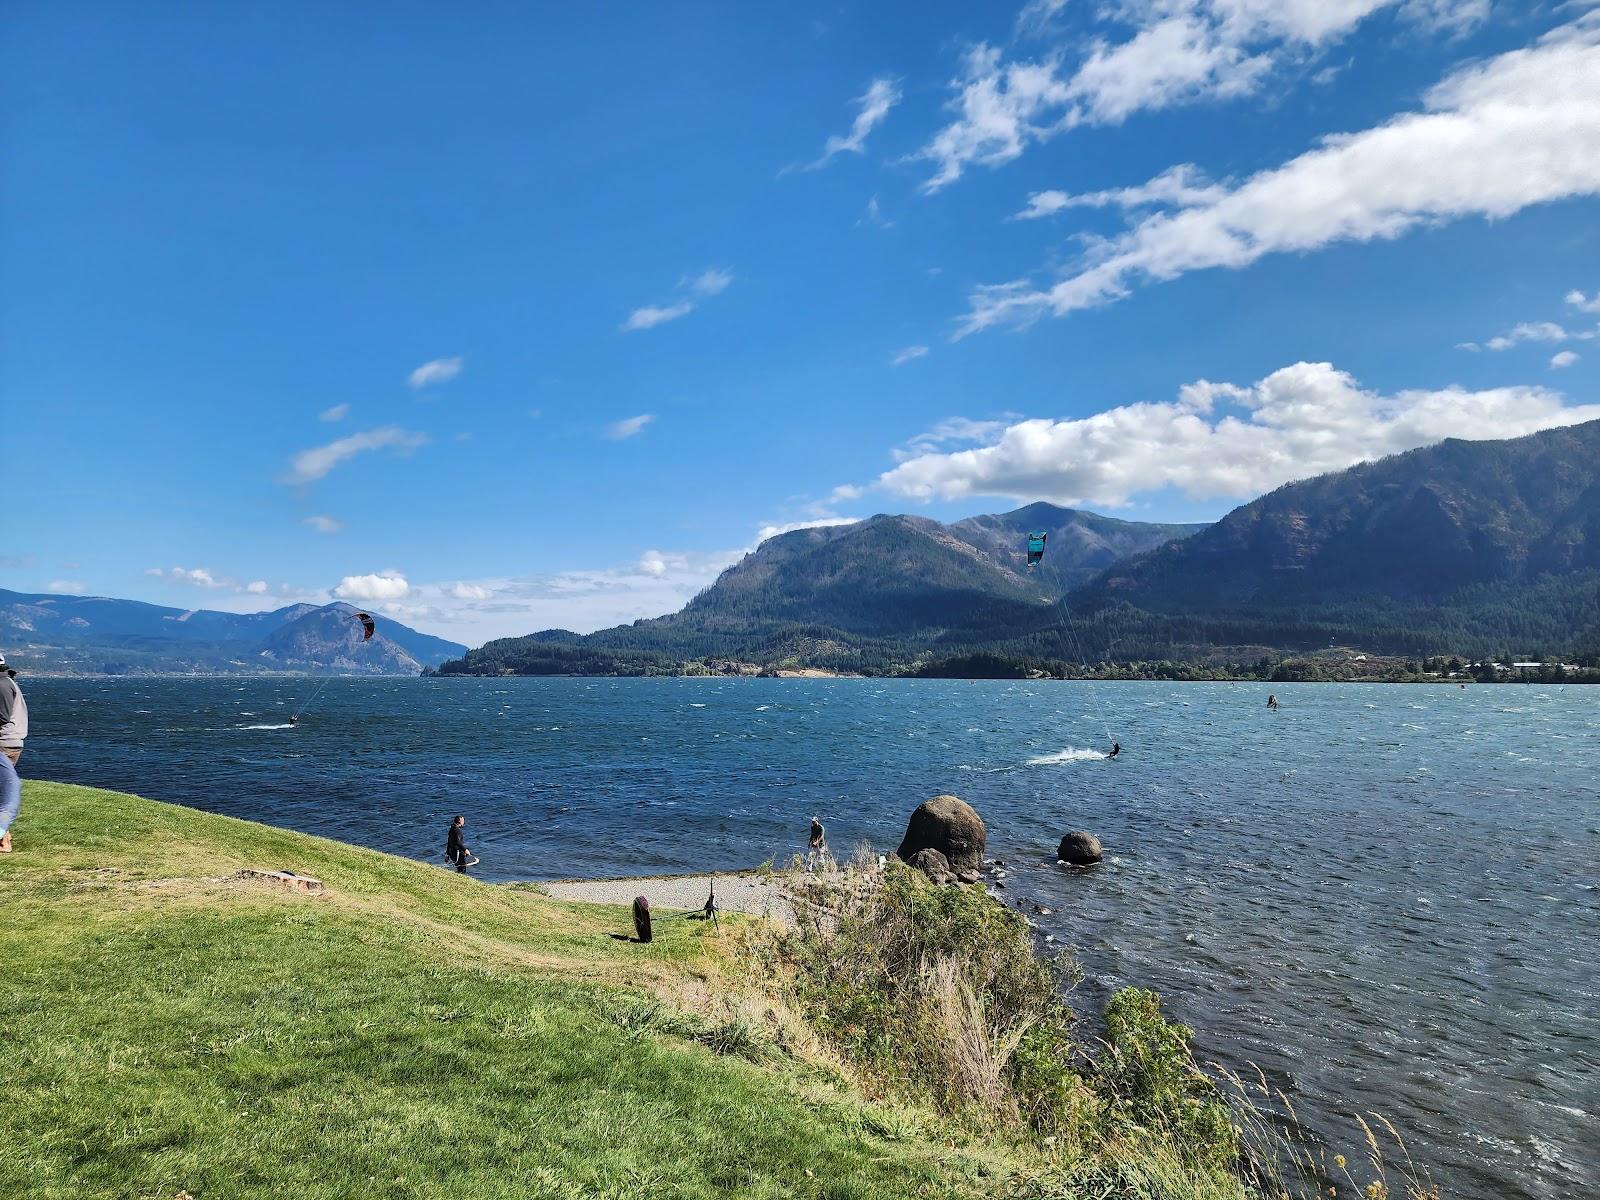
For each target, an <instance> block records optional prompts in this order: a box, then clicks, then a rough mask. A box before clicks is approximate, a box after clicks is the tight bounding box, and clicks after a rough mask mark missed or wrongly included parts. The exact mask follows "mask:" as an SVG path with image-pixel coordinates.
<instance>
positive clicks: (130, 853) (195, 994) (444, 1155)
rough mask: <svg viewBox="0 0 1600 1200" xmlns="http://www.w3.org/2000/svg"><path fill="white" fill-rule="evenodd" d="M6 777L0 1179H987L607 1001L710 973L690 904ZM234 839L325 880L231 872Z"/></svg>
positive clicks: (954, 1187) (959, 1156)
mask: <svg viewBox="0 0 1600 1200" xmlns="http://www.w3.org/2000/svg"><path fill="white" fill-rule="evenodd" d="M23 805H24V808H23V817H22V820H21V821H20V822H19V824H18V825H17V827H16V829H15V835H16V838H17V842H18V847H19V851H18V853H17V854H15V855H12V856H9V857H7V858H0V913H3V915H4V924H3V926H0V930H3V932H0V954H3V955H4V963H5V966H4V970H3V972H0V1043H3V1046H4V1053H5V1059H6V1062H5V1071H4V1075H3V1082H0V1196H8V1197H9V1196H24V1195H25V1196H28V1197H32V1198H34V1200H51V1198H55V1197H62V1198H65V1197H73V1198H75V1200H76V1198H81V1197H100V1196H105V1197H112V1196H115V1197H130V1198H143V1197H172V1196H173V1195H174V1194H175V1193H177V1192H178V1191H180V1190H185V1191H187V1192H189V1193H190V1194H191V1195H192V1196H194V1197H195V1200H210V1198H211V1197H229V1198H233V1197H250V1196H268V1195H272V1196H283V1195H293V1196H295V1197H297V1200H319V1198H323V1197H326V1198H329V1200H332V1198H334V1197H338V1198H340V1200H344V1198H348V1197H367V1196H383V1197H402V1196H416V1197H430V1198H432V1197H454V1196H461V1197H468V1196H470V1197H473V1198H475V1200H491V1198H494V1197H518V1198H519V1200H520V1198H523V1197H547V1196H548V1197H553V1196H562V1197H565V1196H573V1197H576V1196H616V1197H623V1196H627V1197H639V1196H658V1195H659V1196H682V1197H699V1196H715V1195H727V1194H737V1195H740V1196H749V1197H769V1196H770V1197H776V1196H827V1197H835V1196H837V1197H846V1196H861V1197H868V1196H872V1197H880V1196H909V1195H931V1196H947V1195H963V1194H978V1193H992V1192H993V1191H995V1190H996V1188H997V1182H998V1181H997V1180H996V1179H994V1178H992V1177H987V1175H988V1170H989V1167H988V1166H987V1165H986V1163H985V1160H984V1159H983V1157H982V1156H980V1155H979V1154H977V1153H972V1154H966V1153H952V1152H951V1151H950V1150H948V1149H946V1148H944V1147H942V1146H930V1145H927V1144H925V1143H923V1142H920V1141H897V1140H890V1139H886V1138H882V1137H879V1136H877V1135H876V1134H875V1133H873V1132H872V1130H875V1129H879V1130H892V1129H893V1128H894V1122H893V1121H888V1120H885V1119H883V1118H884V1117H885V1116H886V1115H887V1114H880V1113H878V1112H876V1110H874V1109H873V1108H872V1107H870V1106H868V1105H866V1104H864V1103H863V1102H861V1101H859V1100H858V1099H856V1098H855V1097H853V1096H851V1095H850V1094H848V1093H846V1092H843V1091H841V1090H838V1089H837V1087H836V1086H835V1085H832V1084H828V1083H826V1082H824V1081H822V1080H821V1079H820V1078H819V1077H818V1076H817V1074H816V1073H815V1072H810V1071H807V1070H806V1069H805V1068H802V1067H800V1066H799V1065H797V1064H795V1063H794V1062H793V1061H792V1060H786V1059H781V1058H776V1059H774V1061H771V1062H768V1063H767V1064H765V1065H755V1064H753V1063H749V1062H745V1061H743V1060H740V1059H735V1058H726V1057H718V1056H716V1055H714V1054H713V1053H712V1052H711V1051H709V1050H707V1049H705V1048H703V1047H701V1046H699V1045H696V1044H694V1043H692V1042H687V1041H682V1040H679V1039H676V1038H672V1037H667V1036H662V1035H659V1034H656V1033H652V1032H643V1033H640V1032H634V1033H627V1032H624V1030H623V1029H622V1028H620V1027H619V1026H618V1025H617V1024H616V1023H615V1022H614V1021H612V1020H610V1019H608V1018H607V1016H606V1015H605V1008H606V1006H607V1004H608V1003H609V1004H611V1005H613V1006H614V1005H615V1004H616V1002H617V997H618V996H619V994H621V995H625V994H627V993H628V992H629V991H634V990H637V991H657V992H665V993H667V994H685V989H687V988H693V987H699V988H700V989H701V990H702V991H703V992H704V991H714V990H715V989H716V988H717V987H718V969H719V959H720V952H719V947H720V943H719V942H718V941H717V940H716V939H715V938H713V937H710V936H708V931H707V930H706V929H705V927H704V926H702V925H700V924H698V923H689V922H683V921H668V922H665V923H664V924H663V925H662V929H663V930H664V935H663V936H662V937H661V938H660V939H658V941H657V942H656V943H655V944H654V945H651V946H638V945H632V944H629V943H626V942H619V941H616V940H613V939H612V938H611V937H610V936H608V935H609V934H610V933H611V932H613V931H616V930H620V929H623V928H625V927H626V923H627V918H626V915H625V913H624V912H623V910H620V909H610V908H603V907H599V906H587V905H572V904H562V903H558V902H555V901H552V900H549V899H546V898H544V897H541V896H538V895H535V894H532V893H529V892H522V891H515V890H512V889H507V888H498V887H492V886H489V885H485V884H480V883H477V882H476V881H473V880H471V879H466V878H462V877H460V876H457V875H455V874H454V873H452V872H448V871H444V870H440V869H438V868H435V867H429V866H424V865H421V864H417V863H412V862H408V861H405V860H402V859H398V858H393V857H390V856H387V855H383V854H378V853H375V852H372V851H366V850H358V849H354V848H352V847H348V846H344V845H340V844H338V843H334V842H328V841H323V840H320V839H316V838H309V837H305V836H302V835H298V834H292V833H286V832H283V831H280V830H275V829H270V828H268V827H265V826H261V825H256V824H252V823H249V822H243V821H236V820H232V819H229V818H226V817H218V816H212V815H208V814H203V813H198V812H194V811H191V810H188V809H183V808H178V807H174V806H171V805H165V804H158V803H155V802H153V801H149V800H143V799H139V798H136V797H131V796H123V795H118V794H115V793H110V792H103V791H98V790H94V789H90V788H80V787H71V786H66V785H60V784H47V783H36V782H30V783H28V784H27V785H26V788H25V793H24V798H23ZM247 866H248V867H265V868H270V869H278V868H290V869H292V870H295V871H298V872H301V873H303V874H311V875H316V876H318V877H320V878H321V879H323V880H324V881H325V882H326V883H327V885H328V887H329V889H330V891H329V893H328V894H327V895H325V896H322V897H308V896H303V895H298V894H293V893H289V892H285V891H282V890H279V889H277V888H273V887H271V886H270V885H262V884H251V883H241V882H238V881H234V880H230V879H229V878H228V877H229V876H230V875H231V874H232V873H233V872H235V871H236V870H238V869H239V868H241V867H247ZM1001 1169H1003V1164H1002V1165H1001Z"/></svg>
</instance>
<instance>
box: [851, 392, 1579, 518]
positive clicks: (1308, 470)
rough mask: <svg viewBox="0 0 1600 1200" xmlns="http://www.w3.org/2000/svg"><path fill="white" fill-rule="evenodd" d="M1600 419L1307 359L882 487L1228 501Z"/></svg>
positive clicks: (1035, 424) (1049, 424) (949, 462)
mask: <svg viewBox="0 0 1600 1200" xmlns="http://www.w3.org/2000/svg"><path fill="white" fill-rule="evenodd" d="M1596 418H1600V404H1567V403H1566V402H1565V400H1564V398H1563V397H1562V396H1561V394H1560V393H1559V392H1554V391H1550V390H1549V389H1546V388H1541V387H1530V386H1522V387H1504V388H1491V389H1488V390H1486V391H1477V392H1471V391H1466V390H1464V389H1462V388H1459V387H1448V388H1442V389H1438V390H1434V391H1421V390H1415V391H1401V392H1396V393H1394V394H1392V395H1384V394H1380V393H1377V392H1372V391H1369V390H1367V389H1365V388H1362V387H1361V386H1360V384H1358V383H1357V381H1356V380H1355V379H1354V378H1352V377H1351V376H1350V375H1348V374H1347V373H1345V372H1343V371H1339V370H1335V369H1334V368H1333V367H1332V366H1331V365H1330V364H1328V363H1307V362H1301V363H1295V364H1294V365H1293V366H1289V367H1284V368H1282V369H1281V370H1278V371H1274V372H1273V373H1272V374H1270V375H1268V376H1266V377H1265V378H1264V379H1262V380H1260V381H1259V382H1257V383H1255V384H1253V385H1251V386H1249V387H1239V386H1235V385H1233V384H1227V383H1211V382H1209V381H1206V380H1202V381H1200V382H1197V383H1192V384H1189V385H1187V386H1186V387H1184V388H1182V389H1181V390H1180V392H1179V395H1178V398H1177V400H1175V401H1172V402H1167V403H1143V404H1127V405H1122V406H1120V407H1117V408H1111V409H1107V410H1105V411H1103V412H1099V413H1095V414H1094V415H1092V416H1088V417H1083V418H1078V419H1072V420H1060V421H1057V420H1048V419H1033V420H1024V421H1016V422H1013V423H1011V424H1007V425H1004V426H1003V427H1002V428H999V429H997V430H994V431H993V432H990V433H988V434H987V436H985V437H983V439H982V444H981V445H978V446H975V447H972V448H968V449H959V450H932V451H929V452H927V453H922V454H917V455H915V456H914V457H912V458H910V459H908V460H907V461H905V462H902V463H901V464H900V465H899V466H896V467H894V468H893V469H892V470H889V471H886V472H884V473H883V474H882V475H881V476H879V477H878V480H877V483H876V486H877V487H879V488H880V489H882V490H884V491H886V492H890V493H893V494H895V495H900V496H907V497H910V498H913V499H917V500H932V499H943V500H953V499H961V498H965V497H968V496H1006V497H1010V498H1013V499H1018V500H1022V499H1028V500H1033V499H1045V500H1053V501H1056V502H1058V503H1063V504H1082V503H1096V504H1108V505H1124V504H1127V503H1129V502H1130V501H1131V500H1132V499H1133V498H1135V497H1136V496H1138V495H1140V494H1144V493H1150V492H1154V491H1157V490H1160V489H1163V488H1176V489H1178V490H1179V491H1181V492H1183V493H1184V494H1185V495H1187V496H1189V497H1191V498H1193V499H1196V500H1206V499H1217V498H1226V499H1229V500H1236V499H1243V498H1246V497H1250V496H1255V495H1258V494H1260V493H1262V492H1265V491H1267V490H1269V489H1271V488H1274V487H1277V486H1278V485H1280V484H1283V483H1286V482H1288V481H1290V480H1293V479H1303V478H1307V477H1309V476H1312V475H1317V474H1321V473H1323V472H1326V471H1335V470H1340V469H1342V468H1345V467H1348V466H1351V465H1352V464H1354V463H1357V462H1361V461H1364V460H1368V459H1374V458H1380V457H1382V456H1383V455H1386V454H1393V453H1397V452H1399V451H1402V450H1409V449H1412V448H1414V447H1417V446H1424V445H1429V444H1431V443H1434V442H1438V441H1440V440H1442V439H1444V438H1447V437H1459V438H1469V439H1472V438H1508V437H1520V436H1521V435H1523V434H1528V433H1534V432H1537V431H1538V430H1541V429H1550V428H1554V427H1556V426H1560V425H1573V424H1577V423H1579V422H1581V421H1589V420H1594V419H1596ZM986 424H988V423H984V422H978V423H973V424H972V426H971V429H969V430H968V432H970V433H977V432H979V431H980V430H982V429H983V428H984V427H985V425H986ZM936 432H937V431H936ZM913 445H915V443H913Z"/></svg>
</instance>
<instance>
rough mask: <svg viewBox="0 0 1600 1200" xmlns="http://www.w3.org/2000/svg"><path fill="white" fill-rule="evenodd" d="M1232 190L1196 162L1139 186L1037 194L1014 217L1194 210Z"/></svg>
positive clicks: (1031, 218)
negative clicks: (1084, 210)
mask: <svg viewBox="0 0 1600 1200" xmlns="http://www.w3.org/2000/svg"><path fill="white" fill-rule="evenodd" d="M1227 194H1228V189H1227V188H1225V187H1223V186H1222V185H1221V184H1216V183H1212V182H1211V181H1210V180H1208V179H1207V178H1206V177H1205V176H1204V175H1203V174H1202V173H1201V172H1200V170H1199V168H1197V167H1196V166H1194V164H1192V163H1182V164H1180V165H1178V166H1176V167H1169V168H1168V169H1167V170H1165V171H1163V172H1161V174H1159V175H1157V176H1156V177H1155V178H1154V179H1152V180H1150V181H1149V182H1148V183H1143V184H1140V185H1138V186H1137V187H1125V188H1108V189H1107V190H1105V191H1100V192H1083V193H1081V194H1079V195H1071V194H1069V193H1067V192H1057V191H1046V192H1033V193H1031V194H1030V195H1029V196H1028V206H1027V207H1026V208H1024V209H1023V210H1022V211H1021V212H1019V213H1017V214H1016V216H1015V217H1013V218H1012V220H1014V221H1029V220H1034V219H1036V218H1039V217H1049V216H1054V215H1055V214H1056V213H1058V212H1061V211H1062V210H1063V209H1067V208H1120V209H1123V210H1124V211H1126V210H1128V209H1135V208H1150V207H1155V206H1160V207H1169V208H1192V207H1194V206H1195V205H1198V204H1210V203H1212V202H1214V201H1216V200H1220V199H1222V198H1223V197H1224V196H1226V195H1227Z"/></svg>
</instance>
